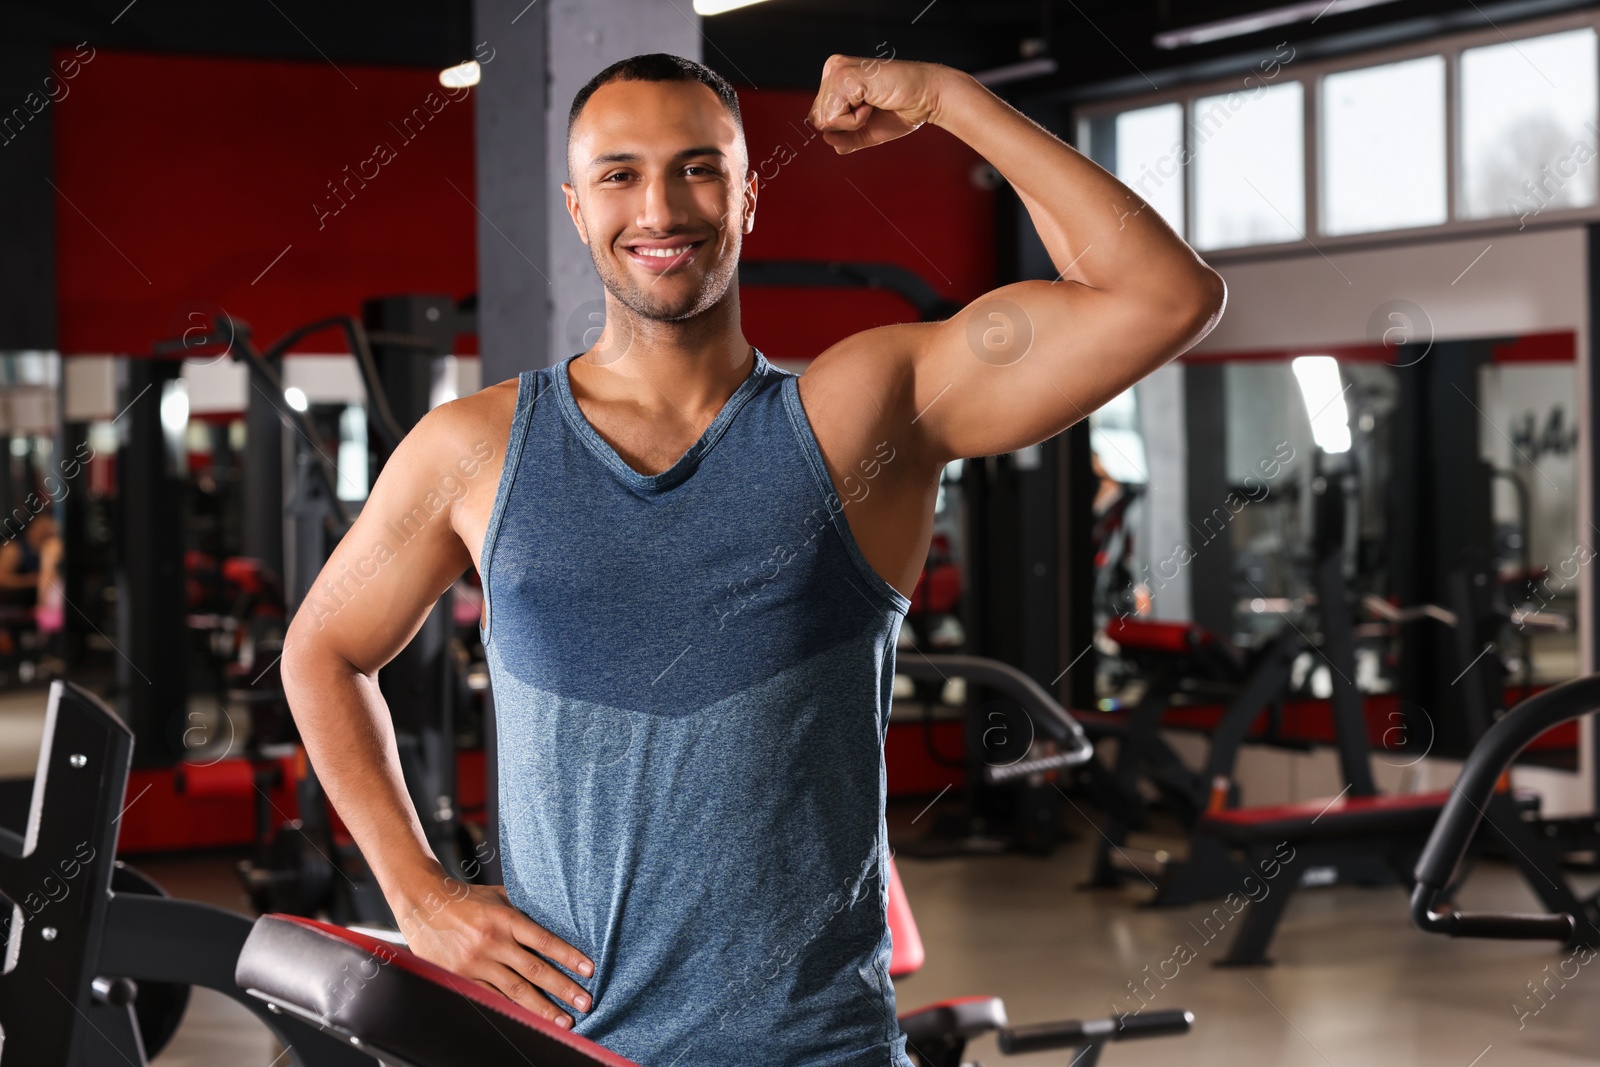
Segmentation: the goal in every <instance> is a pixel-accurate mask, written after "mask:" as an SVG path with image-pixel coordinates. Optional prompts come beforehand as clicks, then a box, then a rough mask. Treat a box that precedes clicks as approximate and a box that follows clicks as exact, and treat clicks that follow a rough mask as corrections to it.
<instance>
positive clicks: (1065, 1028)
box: [998, 1009, 1194, 1056]
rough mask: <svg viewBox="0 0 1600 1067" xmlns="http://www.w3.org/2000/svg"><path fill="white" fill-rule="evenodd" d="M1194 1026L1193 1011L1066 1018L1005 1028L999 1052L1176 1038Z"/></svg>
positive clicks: (1011, 1053) (1002, 1029)
mask: <svg viewBox="0 0 1600 1067" xmlns="http://www.w3.org/2000/svg"><path fill="white" fill-rule="evenodd" d="M1193 1025H1194V1013H1193V1012H1190V1011H1183V1010H1181V1009H1178V1010H1173V1011H1152V1012H1140V1013H1139V1014H1137V1015H1124V1016H1121V1017H1120V1018H1115V1019H1090V1020H1083V1019H1065V1020H1062V1021H1061V1022H1054V1023H1036V1024H1034V1025H1032V1026H1008V1027H1002V1028H1001V1030H1000V1033H999V1035H998V1037H999V1042H1000V1051H1001V1052H1004V1053H1005V1054H1006V1055H1008V1056H1010V1055H1013V1054H1015V1053H1019V1052H1047V1051H1049V1050H1051V1049H1058V1048H1076V1047H1077V1046H1079V1045H1087V1044H1089V1043H1090V1042H1100V1043H1104V1042H1107V1041H1128V1040H1131V1039H1133V1038H1139V1037H1175V1036H1177V1035H1179V1034H1186V1033H1188V1032H1189V1028H1190V1027H1191V1026H1193Z"/></svg>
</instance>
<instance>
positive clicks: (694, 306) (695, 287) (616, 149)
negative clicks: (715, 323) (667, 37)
mask: <svg viewBox="0 0 1600 1067" xmlns="http://www.w3.org/2000/svg"><path fill="white" fill-rule="evenodd" d="M567 166H568V169H569V173H570V174H571V176H572V181H571V183H568V184H563V185H562V187H561V188H562V189H563V190H564V191H565V192H566V195H567V211H568V212H569V213H570V214H571V215H572V221H573V222H574V224H576V225H577V227H578V235H579V236H580V237H581V238H583V242H584V243H585V244H587V245H588V246H589V254H590V255H591V256H592V257H593V258H594V266H595V270H596V271H598V272H599V274H600V280H601V281H602V282H603V283H604V284H605V287H606V289H607V291H609V292H610V293H611V295H612V296H613V297H615V298H616V299H617V300H619V301H621V303H622V304H623V305H624V306H626V307H627V308H629V309H630V310H632V311H633V312H634V313H635V314H637V315H640V316H643V317H645V318H649V319H656V320H659V321H667V322H670V321H678V320H682V319H688V318H692V317H694V316H696V315H699V314H701V313H702V312H704V311H705V310H706V309H708V308H710V307H711V306H712V305H714V304H715V303H716V302H717V301H718V300H720V299H722V296H723V294H724V293H726V292H727V290H728V286H729V284H730V283H731V282H732V280H733V277H734V272H735V270H736V269H737V268H738V264H739V247H740V243H741V239H742V237H743V235H744V234H746V233H748V232H750V229H751V227H752V226H753V225H754V223H755V202H756V190H755V177H754V175H753V174H751V173H750V168H749V162H748V157H747V155H746V152H745V145H744V140H743V138H741V137H740V135H739V129H738V127H737V126H736V125H735V124H734V121H733V116H732V115H730V114H728V111H727V109H726V108H724V107H723V106H722V101H721V100H719V99H718V98H717V95H716V93H714V92H712V91H711V89H710V88H709V87H707V86H705V85H702V84H700V83H699V82H640V81H615V82H610V83H609V84H606V85H603V86H601V87H600V88H599V89H597V90H595V93H594V95H593V96H591V97H590V98H589V101H588V103H587V104H586V105H584V109H583V112H582V114H580V115H579V116H578V122H577V125H576V126H574V128H573V131H572V141H571V145H570V146H569V148H568V152H567Z"/></svg>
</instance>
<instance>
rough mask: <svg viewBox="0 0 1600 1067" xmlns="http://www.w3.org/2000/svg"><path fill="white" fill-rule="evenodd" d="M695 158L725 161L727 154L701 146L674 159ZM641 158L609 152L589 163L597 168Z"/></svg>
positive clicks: (632, 154)
mask: <svg viewBox="0 0 1600 1067" xmlns="http://www.w3.org/2000/svg"><path fill="white" fill-rule="evenodd" d="M693 156H715V157H717V158H718V159H724V158H726V156H727V153H725V152H724V151H723V150H722V149H720V148H718V147H717V146H716V145H700V146H698V147H695V148H685V149H684V150H683V151H681V152H679V153H677V154H676V155H674V156H673V157H672V158H673V159H674V160H679V159H689V158H691V157H693ZM641 158H642V157H641V156H640V155H639V154H638V153H636V152H608V153H606V154H605V155H603V156H595V157H594V158H593V159H591V160H590V161H589V166H591V167H595V166H601V165H609V164H611V163H637V162H639V160H640V159H641Z"/></svg>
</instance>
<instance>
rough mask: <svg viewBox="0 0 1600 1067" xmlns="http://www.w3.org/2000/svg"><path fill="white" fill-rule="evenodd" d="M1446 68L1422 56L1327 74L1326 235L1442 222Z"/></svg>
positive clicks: (1324, 143) (1324, 108)
mask: <svg viewBox="0 0 1600 1067" xmlns="http://www.w3.org/2000/svg"><path fill="white" fill-rule="evenodd" d="M1444 68H1445V64H1444V57H1443V56H1422V57H1420V58H1417V59H1407V60H1403V61H1402V62H1399V63H1385V64H1383V65H1382V66H1378V67H1364V68H1362V69H1360V70H1348V71H1343V72H1341V73H1338V74H1329V75H1328V76H1327V77H1325V78H1323V79H1322V93H1321V98H1322V107H1321V114H1320V116H1319V119H1320V124H1321V131H1320V132H1321V136H1322V152H1321V158H1322V232H1323V233H1327V234H1342V233H1370V232H1372V231H1375V230H1393V229H1399V228H1401V227H1404V226H1436V225H1438V224H1439V223H1441V222H1444V221H1445V218H1446V213H1447V212H1446V203H1445V199H1446V198H1445V162H1444V161H1445V147H1444V92H1445V89H1444ZM1396 164H1402V165H1399V166H1397V165H1396Z"/></svg>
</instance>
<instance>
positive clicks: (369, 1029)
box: [234, 862, 1194, 1067]
mask: <svg viewBox="0 0 1600 1067" xmlns="http://www.w3.org/2000/svg"><path fill="white" fill-rule="evenodd" d="M888 917H889V923H890V929H891V937H892V938H893V940H894V959H893V962H891V964H890V968H889V973H890V975H891V976H892V977H897V978H898V977H902V976H904V975H907V974H910V973H912V972H913V971H915V970H916V969H917V968H919V967H920V966H921V965H922V963H923V960H924V953H923V949H922V939H921V937H920V935H919V934H918V932H917V927H916V921H915V920H914V919H913V917H912V915H911V910H910V907H909V905H908V904H907V903H906V899H905V892H904V890H903V889H902V888H901V885H900V877H899V873H898V872H897V871H896V870H895V869H894V867H893V864H892V862H891V865H890V875H889V908H888ZM234 977H235V980H236V981H237V983H238V986H239V988H240V989H242V990H244V991H245V992H246V993H247V994H248V995H249V996H250V997H252V998H255V999H257V1000H259V1001H262V1002H265V1004H266V1006H267V1008H268V1009H269V1010H270V1011H272V1012H277V1013H282V1014H284V1015H286V1016H287V1017H289V1018H293V1019H296V1020H299V1021H301V1022H304V1023H309V1024H311V1025H313V1026H316V1027H318V1028H320V1029H322V1030H324V1032H326V1033H327V1034H329V1035H332V1036H334V1037H337V1038H340V1039H342V1040H345V1041H348V1042H349V1043H350V1044H351V1045H352V1046H354V1047H355V1048H358V1049H360V1050H361V1051H362V1052H364V1053H366V1054H367V1055H369V1056H373V1057H376V1058H377V1059H379V1060H380V1061H382V1062H383V1063H386V1064H390V1065H393V1067H480V1065H482V1064H485V1063H507V1062H525V1063H533V1064H538V1065H539V1067H585V1065H604V1067H629V1064H630V1062H631V1061H629V1060H627V1059H624V1058H623V1057H621V1056H619V1055H617V1054H616V1053H614V1052H611V1051H609V1050H607V1049H605V1048H603V1047H601V1046H600V1045H597V1044H595V1043H594V1042H592V1041H589V1040H587V1039H586V1038H583V1037H580V1036H578V1035H577V1034H574V1033H572V1032H571V1031H569V1030H564V1029H562V1028H560V1027H558V1026H556V1025H555V1024H554V1023H550V1022H547V1021H546V1020H544V1019H542V1018H540V1017H539V1016H537V1015H534V1014H533V1013H532V1012H530V1011H528V1010H526V1009H525V1008H522V1007H521V1006H519V1005H517V1004H516V1003H514V1002H512V1001H510V1000H508V999H506V998H505V997H502V996H500V995H499V994H497V993H493V992H491V991H489V990H487V989H485V988H484V987H482V986H480V985H478V984H477V983H475V982H472V981H469V980H467V979H465V978H462V977H460V976H458V975H456V974H453V973H451V972H450V971H448V970H446V969H445V968H443V967H440V966H437V965H436V964H433V963H429V962H428V961H426V960H424V959H422V958H421V957H419V956H416V955H414V954H413V953H411V952H410V951H408V950H407V949H405V948H403V947H401V946H399V945H397V944H394V943H392V942H390V941H386V940H381V939H379V938H376V937H373V936H371V935H369V934H367V933H365V932H363V931H360V930H353V929H349V928H347V927H342V926H333V925H330V924H328V923H324V922H319V921H317V920H315V919H305V918H301V917H299V916H291V915H263V916H262V917H261V918H259V919H257V920H256V924H255V928H254V929H253V930H252V931H251V933H250V937H249V939H248V940H246V942H245V944H244V948H243V950H242V951H241V952H240V953H239V961H238V966H237V968H236V970H235V974H234ZM1193 1022H1194V1016H1193V1015H1192V1014H1191V1013H1189V1012H1187V1011H1182V1010H1173V1011H1159V1012H1141V1013H1139V1014H1137V1015H1134V1014H1129V1015H1126V1016H1123V1017H1122V1018H1120V1019H1099V1020H1094V1021H1091V1022H1081V1021H1077V1020H1071V1021H1063V1022H1052V1023H1042V1024H1038V1025H1033V1026H1020V1027H1011V1026H1010V1025H1009V1024H1008V1020H1007V1019H1006V1009H1005V1004H1004V1003H1002V1002H1001V1000H1000V998H998V997H960V998H957V999H954V1000H946V1001H942V1002H940V1003H937V1004H932V1005H929V1006H928V1007H925V1008H922V1009H919V1010H917V1011H913V1012H908V1013H906V1014H904V1015H901V1016H900V1019H899V1023H900V1028H901V1031H902V1032H903V1033H904V1034H905V1035H906V1039H907V1040H906V1051H907V1054H908V1055H910V1056H911V1057H912V1059H913V1061H914V1062H916V1063H918V1064H920V1065H921V1067H960V1064H961V1063H962V1062H963V1058H964V1053H965V1050H966V1044H967V1042H968V1041H969V1040H971V1039H972V1038H974V1037H977V1036H979V1035H980V1034H985V1033H990V1032H995V1033H996V1035H997V1037H998V1040H999V1043H1000V1050H1001V1051H1002V1052H1004V1053H1007V1054H1010V1053H1024V1052H1042V1051H1048V1050H1051V1049H1069V1048H1078V1049H1081V1050H1082V1051H1080V1052H1079V1053H1078V1056H1077V1058H1076V1059H1074V1060H1073V1064H1074V1067H1093V1065H1094V1064H1096V1063H1097V1062H1098V1060H1099V1056H1100V1052H1101V1050H1102V1049H1103V1048H1104V1046H1105V1045H1107V1044H1109V1043H1110V1042H1112V1041H1123V1040H1128V1039H1132V1038H1146V1037H1166V1036H1172V1035H1178V1034H1184V1033H1187V1032H1188V1031H1189V1028H1190V1026H1191V1025H1192V1024H1193ZM752 1059H754V1060H759V1059H760V1057H759V1056H752ZM653 1067H654V1065H653Z"/></svg>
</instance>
